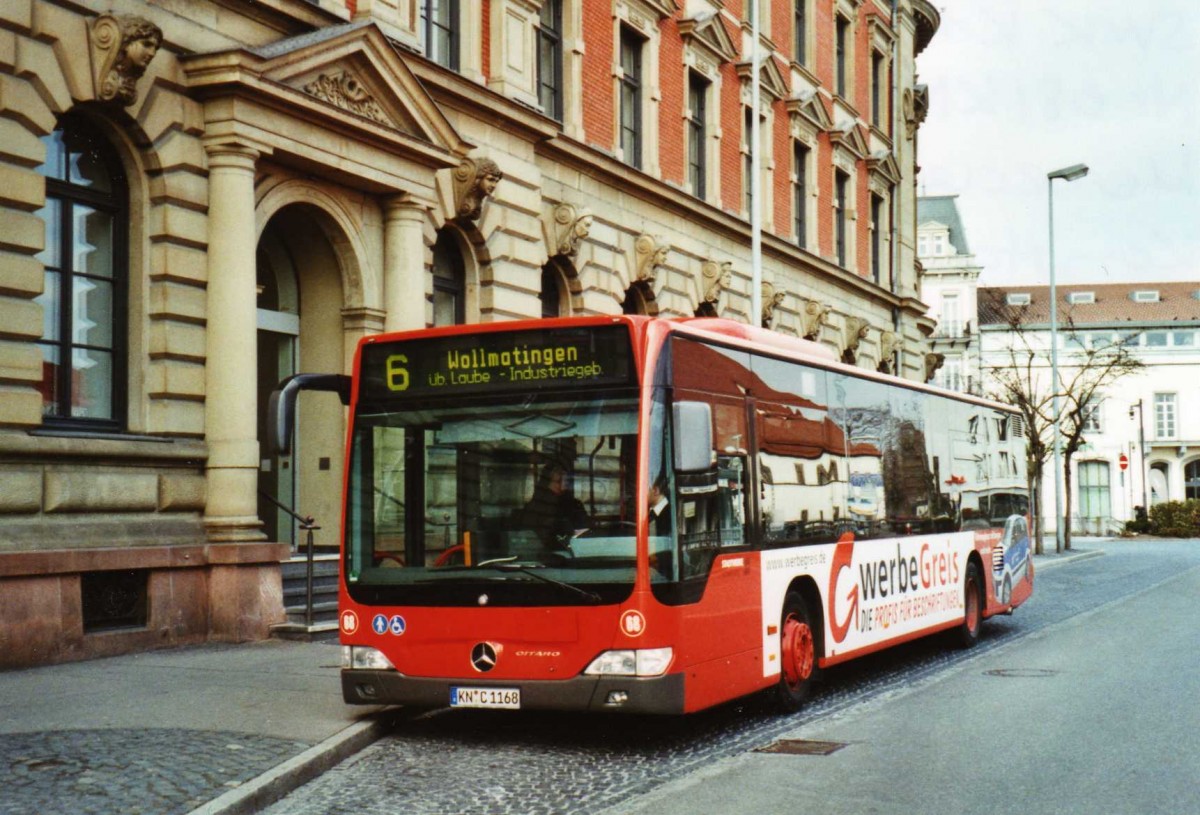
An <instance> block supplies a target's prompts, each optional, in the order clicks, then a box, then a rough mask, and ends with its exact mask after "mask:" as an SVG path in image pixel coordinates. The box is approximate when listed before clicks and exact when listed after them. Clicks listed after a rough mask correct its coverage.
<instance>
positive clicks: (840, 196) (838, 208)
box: [833, 170, 850, 267]
mask: <svg viewBox="0 0 1200 815" xmlns="http://www.w3.org/2000/svg"><path fill="white" fill-rule="evenodd" d="M833 176H834V201H833V209H834V212H833V223H834V248H835V250H836V251H837V262H838V265H839V266H843V267H844V266H845V265H846V231H847V230H846V195H847V192H848V189H849V187H850V176H849V175H847V174H846V173H843V172H842V171H841V170H834V171H833Z"/></svg>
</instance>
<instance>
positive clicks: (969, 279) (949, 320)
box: [917, 195, 983, 394]
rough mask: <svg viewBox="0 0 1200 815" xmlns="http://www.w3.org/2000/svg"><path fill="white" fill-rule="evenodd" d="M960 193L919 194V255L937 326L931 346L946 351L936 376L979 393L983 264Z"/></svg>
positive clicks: (942, 382)
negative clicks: (966, 222) (972, 246)
mask: <svg viewBox="0 0 1200 815" xmlns="http://www.w3.org/2000/svg"><path fill="white" fill-rule="evenodd" d="M957 198H958V196H957V195H937V196H922V197H920V198H918V199H917V259H918V260H919V261H920V263H921V266H922V267H923V271H922V274H921V278H920V280H921V282H920V291H921V300H922V301H923V302H925V303H928V304H929V309H930V316H931V317H933V318H934V319H936V320H937V328H936V329H935V330H934V333H933V336H932V337H930V340H931V342H932V347H931V349H930V351H931V352H932V353H933V354H935V355H938V354H940V355H941V365H940V367H938V368H937V371H936V373H934V378H933V381H934V382H935V383H936V384H938V385H940V386H942V387H943V388H948V389H949V390H954V391H960V392H962V393H975V394H978V393H979V392H980V390H979V347H978V341H977V339H976V335H977V333H978V331H977V324H976V319H975V314H976V299H975V290H976V288H977V286H978V285H979V273H980V272H981V271H983V267H982V266H980V265H979V264H977V263H976V262H975V255H974V254H972V253H971V250H970V248H969V247H968V246H967V235H966V231H965V230H964V229H963V225H962V219H961V218H960V217H959V214H958V204H957V202H956V199H957Z"/></svg>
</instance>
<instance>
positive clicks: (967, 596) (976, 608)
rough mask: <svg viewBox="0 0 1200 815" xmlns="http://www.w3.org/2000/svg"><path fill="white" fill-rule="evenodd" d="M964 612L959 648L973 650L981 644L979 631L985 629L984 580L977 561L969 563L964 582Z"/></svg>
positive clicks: (959, 629)
mask: <svg viewBox="0 0 1200 815" xmlns="http://www.w3.org/2000/svg"><path fill="white" fill-rule="evenodd" d="M963 612H964V616H963V621H962V625H960V626H959V627H958V629H957V631H956V634H957V636H956V640H957V641H958V644H959V646H961V647H963V648H972V647H974V646H975V643H977V642H979V629H980V628H982V627H983V580H982V579H981V578H980V575H979V566H977V565H976V564H975V561H970V562H968V563H967V575H966V580H964V581H963Z"/></svg>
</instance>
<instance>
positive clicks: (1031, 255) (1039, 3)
mask: <svg viewBox="0 0 1200 815" xmlns="http://www.w3.org/2000/svg"><path fill="white" fill-rule="evenodd" d="M934 3H935V5H937V7H938V9H939V10H940V11H941V16H942V22H941V28H939V29H938V32H937V34H936V35H935V36H934V38H933V41H932V42H931V43H930V45H929V46H928V48H926V50H925V51H924V53H922V54H921V55H920V56H919V57H918V58H917V73H918V82H922V83H925V84H927V85H928V86H929V97H930V104H929V115H928V117H927V118H926V120H925V123H924V124H923V125H922V126H921V129H920V131H919V133H920V135H919V140H920V145H919V154H918V163H919V164H920V165H921V173H920V175H919V176H918V178H917V188H918V191H919V193H920V194H922V195H955V194H957V195H958V196H959V198H958V209H959V214H960V215H961V216H962V219H963V226H964V229H965V230H966V233H967V241H968V243H969V244H970V246H969V248H970V249H971V251H973V252H974V253H975V258H976V261H977V262H978V263H979V264H980V265H982V266H983V275H982V277H981V283H982V284H983V285H993V286H995V285H1006V284H1008V283H1019V284H1035V283H1048V282H1049V268H1050V260H1049V248H1048V246H1049V235H1048V232H1049V223H1048V218H1047V186H1048V184H1047V180H1046V174H1047V173H1048V172H1050V171H1053V170H1057V169H1060V168H1062V167H1067V166H1069V165H1072V164H1078V163H1084V164H1087V165H1088V167H1089V168H1090V170H1091V172H1090V174H1089V175H1088V176H1087V177H1086V178H1083V179H1080V180H1078V181H1073V182H1069V183H1068V182H1065V181H1055V182H1054V244H1055V277H1056V279H1057V281H1058V282H1059V283H1060V284H1064V283H1085V282H1086V283H1117V282H1126V281H1146V282H1151V281H1170V280H1197V281H1200V3H1197V2H1196V0H1143V2H1129V0H1003V2H1000V3H995V2H985V1H984V0H934Z"/></svg>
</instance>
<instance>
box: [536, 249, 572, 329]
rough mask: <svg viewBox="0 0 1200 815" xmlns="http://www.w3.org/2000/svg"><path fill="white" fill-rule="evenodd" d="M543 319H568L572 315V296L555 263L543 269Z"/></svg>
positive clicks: (541, 295) (541, 294) (550, 263)
mask: <svg viewBox="0 0 1200 815" xmlns="http://www.w3.org/2000/svg"><path fill="white" fill-rule="evenodd" d="M539 297H540V298H541V301H542V317H567V316H569V315H570V314H571V300H570V294H569V292H568V289H567V286H566V280H565V279H564V278H563V273H562V270H561V269H560V268H559V266H558V264H556V263H555V262H554V261H551V262H549V263H547V264H546V265H545V266H543V267H542V290H541V293H540V295H539Z"/></svg>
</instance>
